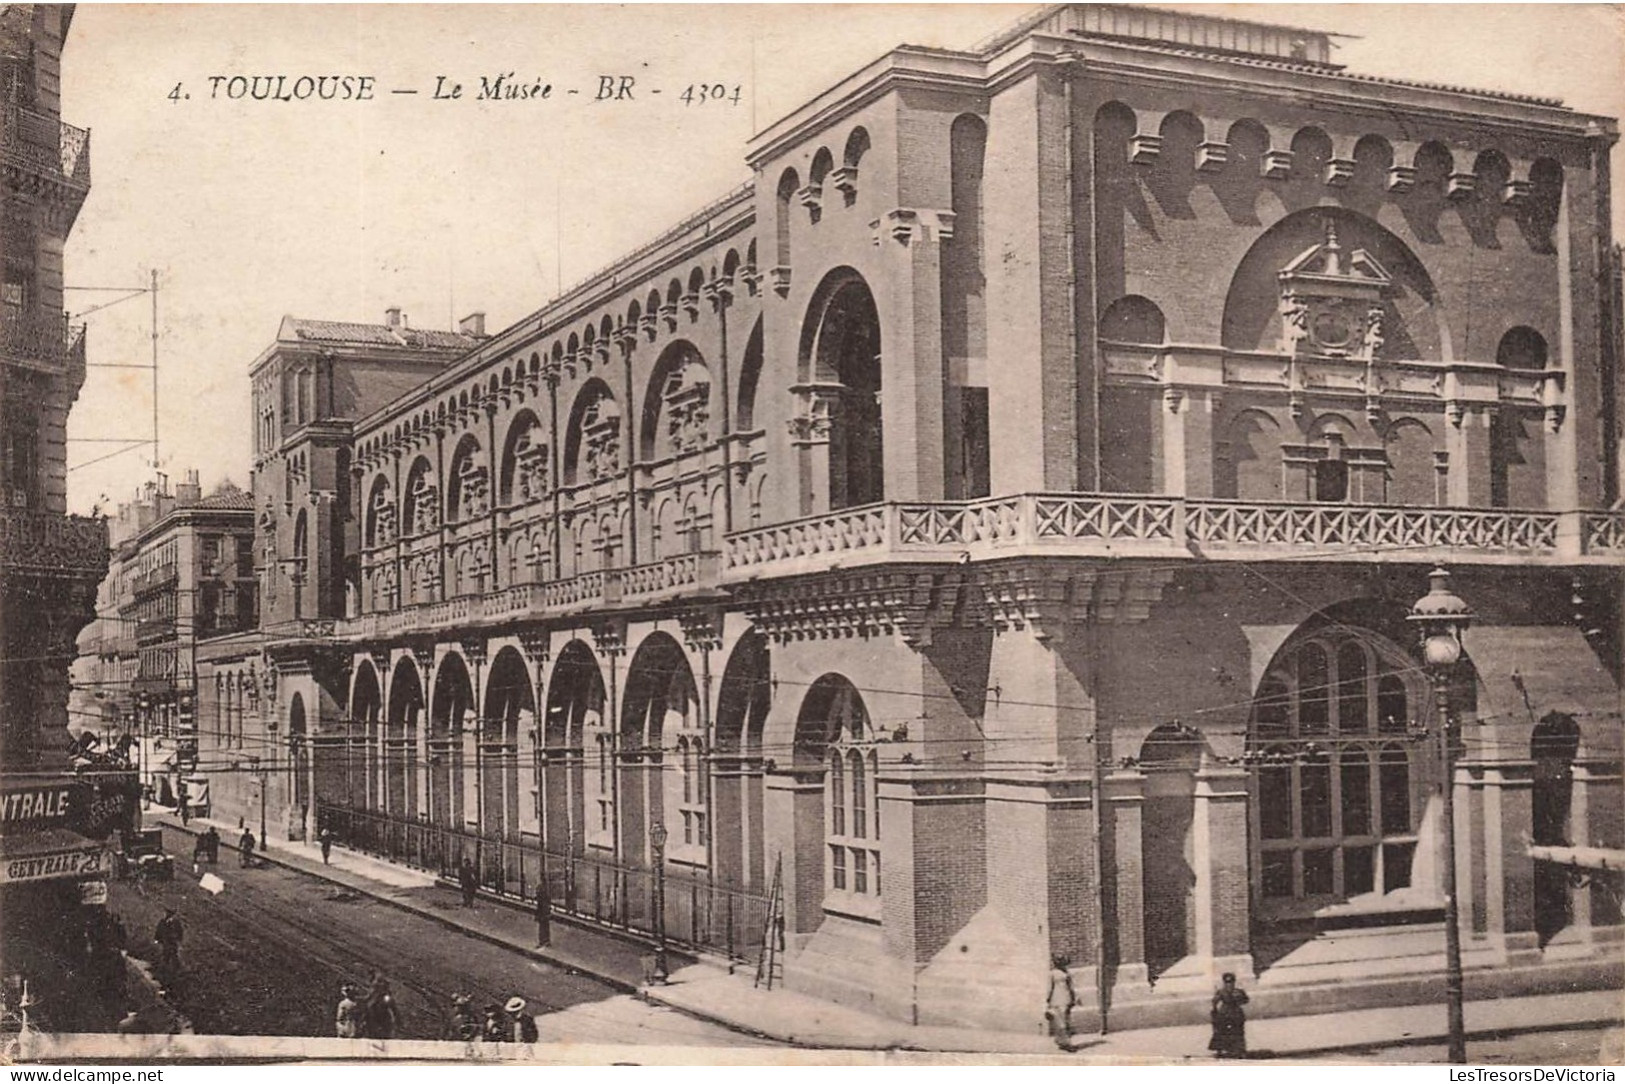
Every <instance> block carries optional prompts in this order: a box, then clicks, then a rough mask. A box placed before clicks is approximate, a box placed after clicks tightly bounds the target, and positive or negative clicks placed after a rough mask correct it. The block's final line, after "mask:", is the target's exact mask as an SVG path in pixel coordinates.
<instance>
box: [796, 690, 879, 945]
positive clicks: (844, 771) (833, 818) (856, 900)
mask: <svg viewBox="0 0 1625 1084" xmlns="http://www.w3.org/2000/svg"><path fill="white" fill-rule="evenodd" d="M873 742H874V739H873V736H872V734H871V733H870V726H869V716H868V712H867V710H866V709H865V708H864V705H863V698H862V697H861V696H860V695H859V694H858V691H857V689H856V688H854V687H853V686H852V684H851V683H850V682H849V681H847V680H846V679H845V678H843V677H840V676H839V675H834V674H828V675H825V676H824V677H822V678H820V679H819V680H818V681H817V682H815V683H814V684H813V687H812V688H811V689H809V690H808V692H807V698H806V700H805V701H804V702H803V704H802V709H801V716H800V719H799V721H798V722H797V724H796V755H797V757H798V758H804V759H802V760H801V762H802V763H803V764H807V765H808V766H811V765H822V766H823V768H824V769H825V776H824V849H825V855H826V861H825V870H826V872H825V904H824V905H825V907H826V908H829V909H831V910H836V911H842V912H846V913H850V914H857V915H864V916H870V917H874V916H878V914H879V907H880V830H879V829H880V824H879V819H878V809H877V806H876V796H877V791H876V789H875V785H874V779H875V774H876V773H875V768H876V766H877V764H878V760H877V758H876V756H875V753H874V748H873ZM814 757H816V759H812V758H814Z"/></svg>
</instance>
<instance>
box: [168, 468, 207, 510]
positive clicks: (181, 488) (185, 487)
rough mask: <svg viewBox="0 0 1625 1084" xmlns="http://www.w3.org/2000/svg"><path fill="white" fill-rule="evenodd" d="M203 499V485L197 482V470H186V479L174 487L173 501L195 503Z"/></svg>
mask: <svg viewBox="0 0 1625 1084" xmlns="http://www.w3.org/2000/svg"><path fill="white" fill-rule="evenodd" d="M202 499H203V486H202V485H201V484H199V482H198V478H197V471H195V470H189V471H187V472H186V481H184V482H181V483H180V484H179V485H177V486H176V487H175V503H177V504H196V503H197V502H198V501H200V500H202Z"/></svg>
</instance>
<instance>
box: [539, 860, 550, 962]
mask: <svg viewBox="0 0 1625 1084" xmlns="http://www.w3.org/2000/svg"><path fill="white" fill-rule="evenodd" d="M552 940H553V899H552V895H551V893H550V892H549V891H548V887H547V872H546V870H543V871H542V879H541V883H539V884H538V885H537V886H536V947H537V948H546V947H547V946H548V943H549V942H551V941H552Z"/></svg>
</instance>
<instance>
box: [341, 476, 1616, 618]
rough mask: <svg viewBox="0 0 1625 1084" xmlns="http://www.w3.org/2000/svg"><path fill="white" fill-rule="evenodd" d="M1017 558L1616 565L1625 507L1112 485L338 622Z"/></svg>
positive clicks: (776, 531)
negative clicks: (1416, 502) (1310, 498)
mask: <svg viewBox="0 0 1625 1084" xmlns="http://www.w3.org/2000/svg"><path fill="white" fill-rule="evenodd" d="M1014 556H1078V557H1156V558H1162V559H1168V558H1174V559H1183V560H1192V561H1195V560H1203V559H1206V560H1215V561H1236V560H1271V559H1281V558H1304V557H1314V558H1320V559H1324V560H1328V561H1337V560H1383V561H1396V562H1417V563H1425V562H1433V561H1441V560H1442V561H1449V562H1451V563H1454V564H1472V563H1507V562H1517V561H1528V562H1531V563H1540V564H1558V565H1561V564H1572V563H1598V562H1604V561H1606V562H1614V561H1618V560H1619V559H1620V557H1621V556H1625V510H1619V511H1589V512H1578V513H1562V512H1543V511H1512V510H1503V509H1471V508H1413V507H1397V506H1384V505H1355V504H1330V503H1327V504H1309V503H1304V504H1297V503H1288V502H1259V501H1230V500H1213V499H1207V498H1184V497H1166V496H1156V495H1135V494H1117V493H1110V494H1085V493H1027V494H1019V495H1016V496H1010V497H995V498H989V499H984V500H977V501H940V502H929V503H926V502H912V503H891V504H876V505H867V506H864V507H862V508H852V509H845V510H842V511H839V512H832V513H828V514H826V515H821V516H812V517H809V518H807V519H802V520H796V521H793V522H790V523H781V524H775V525H773V526H769V527H759V528H753V529H751V530H747V531H739V532H736V533H734V534H732V535H729V536H728V538H727V540H726V549H725V550H724V551H723V552H721V553H714V552H707V553H684V554H678V555H675V556H673V557H669V558H665V559H664V560H660V561H655V562H651V563H649V564H645V565H638V566H635V567H633V568H611V569H605V570H602V571H595V572H584V573H581V574H580V575H577V576H572V577H570V578H568V579H564V580H554V581H552V582H549V583H541V584H516V585H513V586H510V587H508V588H506V589H504V590H501V591H498V592H496V593H494V594H491V595H469V596H464V597H460V598H454V599H448V600H445V601H442V602H433V603H425V604H420V605H415V606H409V607H406V608H404V609H401V610H397V611H393V612H390V613H375V614H364V615H361V616H360V617H356V618H351V619H348V620H345V621H341V622H338V623H337V627H336V628H335V630H334V631H335V634H336V635H338V636H341V637H349V638H357V639H365V638H375V637H389V636H395V635H401V634H405V633H411V632H429V631H434V630H438V629H453V628H458V627H464V626H471V625H479V624H482V623H483V624H493V623H496V622H499V621H504V620H511V619H515V618H543V619H545V618H550V617H564V616H567V615H572V614H579V613H581V612H583V611H591V610H595V609H615V608H626V607H631V606H639V605H648V604H651V603H655V602H659V601H664V600H665V599H667V598H670V597H681V596H684V595H695V596H699V595H703V594H705V593H706V592H709V591H714V590H716V589H718V588H725V587H727V585H728V584H730V583H739V582H743V581H746V580H751V579H756V578H759V577H762V576H789V575H801V574H810V573H815V572H818V571H822V570H827V569H830V568H834V567H838V566H841V565H862V564H878V563H884V562H887V561H901V562H922V561H960V560H966V559H971V560H986V559H994V558H999V557H1014Z"/></svg>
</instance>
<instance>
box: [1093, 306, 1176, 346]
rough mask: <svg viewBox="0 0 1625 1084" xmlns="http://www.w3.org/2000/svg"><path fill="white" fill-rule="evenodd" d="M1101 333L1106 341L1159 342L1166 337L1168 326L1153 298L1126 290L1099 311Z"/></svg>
mask: <svg viewBox="0 0 1625 1084" xmlns="http://www.w3.org/2000/svg"><path fill="white" fill-rule="evenodd" d="M1100 337H1101V338H1102V339H1105V340H1106V341H1108V342H1119V343H1152V344H1160V343H1164V342H1166V341H1167V340H1168V327H1167V323H1166V322H1165V321H1164V319H1163V316H1162V310H1161V309H1159V308H1157V306H1156V304H1155V302H1152V301H1150V300H1149V299H1147V298H1144V297H1141V296H1139V295H1138V294H1129V295H1128V296H1127V297H1120V298H1118V299H1117V300H1116V301H1113V302H1112V303H1111V304H1110V305H1109V306H1107V308H1106V311H1105V312H1103V313H1101V315H1100Z"/></svg>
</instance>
